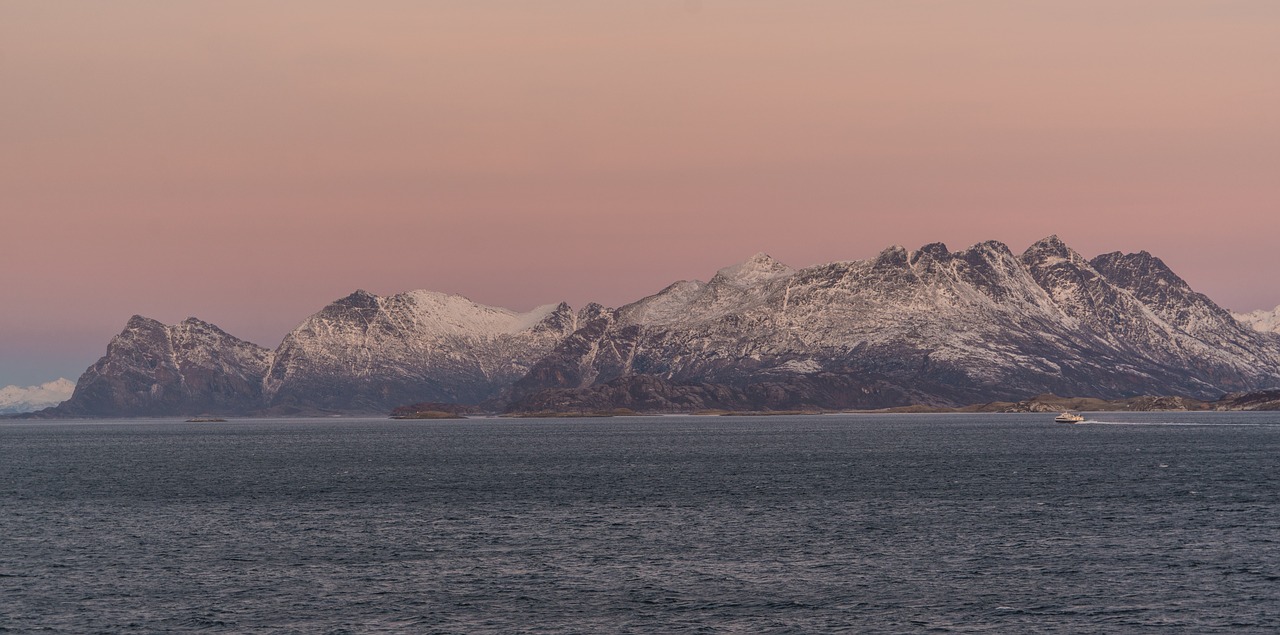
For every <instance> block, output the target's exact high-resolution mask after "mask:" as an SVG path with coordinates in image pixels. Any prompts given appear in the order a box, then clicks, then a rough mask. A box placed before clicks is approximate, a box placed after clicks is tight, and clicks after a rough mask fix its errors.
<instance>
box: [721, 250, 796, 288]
mask: <svg viewBox="0 0 1280 635" xmlns="http://www.w3.org/2000/svg"><path fill="white" fill-rule="evenodd" d="M793 273H795V269H792V268H791V267H788V266H786V265H784V264H782V263H781V262H778V261H777V260H774V259H773V258H772V257H770V256H769V254H766V253H764V252H760V253H757V254H756V255H754V256H752V257H750V258H748V259H746V260H745V261H743V262H740V263H738V264H736V265H732V266H729V267H725V268H723V269H721V270H719V271H717V272H716V275H715V277H713V278H712V279H711V281H712V282H713V283H716V282H721V283H723V282H728V283H732V284H734V285H736V286H752V285H755V284H758V283H760V282H764V281H766V280H773V279H774V278H781V277H784V276H789V275H791V274H793Z"/></svg>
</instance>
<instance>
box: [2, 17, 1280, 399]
mask: <svg viewBox="0 0 1280 635" xmlns="http://www.w3.org/2000/svg"><path fill="white" fill-rule="evenodd" d="M0 86H2V87H3V88H2V89H0V222H2V224H0V227H3V231H4V233H3V236H4V242H3V249H2V250H0V289H2V290H3V293H4V299H3V304H2V305H0V306H2V307H3V308H0V385H4V384H7V383H35V382H38V381H44V380H47V379H51V378H53V377H55V376H57V375H68V376H70V377H72V378H74V377H75V376H77V375H78V373H79V372H80V371H81V370H83V368H84V367H85V366H87V365H88V364H89V363H91V362H92V361H93V360H94V359H96V358H97V357H98V356H100V355H101V354H102V352H103V351H104V350H105V347H106V343H107V341H108V340H109V339H110V337H111V336H112V335H113V334H115V333H116V332H118V331H119V329H120V328H121V327H122V326H123V324H124V321H125V320H126V319H127V318H128V317H129V315H131V314H133V313H142V314H145V315H150V316H152V317H156V318H158V319H161V320H164V321H167V322H173V321H177V320H180V319H182V318H184V317H186V316H188V315H195V316H198V317H201V318H203V319H206V320H209V321H211V322H214V323H216V324H218V325H220V326H222V327H223V328H224V329H226V330H227V331H229V332H231V333H233V334H236V335H239V336H241V337H244V338H246V339H250V340H252V341H256V342H258V343H260V344H264V345H267V346H274V345H275V344H276V343H278V341H279V339H280V337H281V336H283V334H284V333H285V332H286V331H287V330H288V329H289V328H290V327H292V326H293V325H294V324H296V323H297V322H299V321H300V320H301V319H303V318H304V317H305V316H306V315H308V314H309V313H311V312H313V311H315V310H317V309H319V308H320V307H321V306H323V305H324V304H325V303H327V302H329V301H330V300H332V299H335V298H337V297H341V296H343V295H346V294H347V293H349V292H350V291H352V290H354V289H356V288H364V289H368V290H370V291H373V292H376V293H383V294H389V293H395V292H399V291H404V290H409V289H416V288H427V289H433V290H439V291H447V292H454V293H462V294H465V295H467V296H468V297H470V298H472V299H473V300H476V301H478V302H483V303H487V304H495V305H501V306H507V307H511V308H516V309H526V308H529V307H531V306H533V305H536V304H541V303H545V302H553V301H558V300H562V299H563V300H568V301H569V302H570V303H572V304H573V305H575V306H580V305H581V304H583V303H585V302H587V301H593V300H594V301H599V302H602V303H605V304H610V305H616V304H619V303H623V302H626V301H630V300H633V299H636V298H638V297H640V296H642V295H645V294H647V293H651V292H654V291H656V290H658V289H660V288H662V287H663V286H665V285H666V284H667V283H669V282H671V281H673V280H676V279H681V278H695V277H696V278H703V279H706V278H707V277H709V276H710V275H711V274H712V273H713V272H714V271H715V270H716V269H717V268H719V267H721V266H724V265H727V264H731V263H734V262H737V261H740V260H743V259H744V258H746V257H747V256H749V255H751V254H752V253H754V252H757V251H765V252H768V253H770V254H772V255H773V256H775V257H777V258H779V259H781V260H783V261H785V262H787V263H789V264H792V265H795V266H804V265H810V264H815V263H820V262H826V261H831V260H848V259H857V258H865V257H869V256H872V255H874V254H875V253H877V252H878V251H879V250H880V249H882V248H884V247H886V246H888V245H891V244H903V245H906V246H908V247H911V248H914V247H918V246H919V245H921V244H924V243H927V242H932V241H943V242H946V243H948V244H949V245H950V246H952V247H963V246H966V245H968V244H972V243H974V242H978V241H981V240H987V239H997V240H1002V241H1005V242H1007V243H1009V245H1010V246H1011V247H1012V248H1013V249H1014V250H1021V249H1023V248H1025V247H1026V246H1027V245H1028V244H1030V243H1031V242H1033V241H1034V240H1036V239H1039V238H1041V237H1043V236H1045V235H1048V234H1051V233H1056V234H1058V235H1060V236H1061V237H1062V238H1063V239H1064V240H1066V241H1067V242H1068V244H1070V245H1072V246H1074V247H1075V248H1076V249H1077V250H1079V251H1080V252H1082V253H1084V254H1085V255H1087V256H1093V255H1095V254H1097V253H1101V252H1104V251H1113V250H1122V251H1137V250H1140V249H1146V250H1148V251H1151V252H1153V253H1155V254H1156V255H1158V256H1161V257H1162V258H1163V259H1164V260H1165V261H1166V262H1168V263H1169V264H1170V265H1171V266H1172V267H1173V268H1174V269H1175V271H1177V272H1178V273H1180V274H1182V275H1183V276H1184V277H1185V278H1187V279H1188V280H1189V281H1190V282H1191V283H1192V284H1193V285H1194V286H1195V287H1196V288H1197V289H1199V290H1201V291H1203V292H1205V293H1207V294H1208V295H1209V296H1210V297H1212V298H1214V299H1215V300H1217V301H1218V302H1219V303H1221V304H1223V305H1225V306H1228V307H1230V308H1235V309H1254V308H1262V307H1273V306H1275V305H1277V304H1280V282H1277V279H1276V272H1277V271H1280V248H1277V246H1278V245H1277V236H1280V214H1278V213H1277V212H1278V211H1280V210H1278V209H1277V208H1278V207H1280V206H1278V205H1277V204H1278V203H1280V3H1277V2H1274V1H1273V0H1258V1H1252V2H1248V1H1232V0H1205V1H1202V2H1190V1H1186V0H1151V1H1136V0H1135V1H1125V2H1116V1H1115V0H1108V1H1105V2H1094V1H1087V0H1085V1H1081V0H1072V1H1071V2H1026V1H1025V0H1009V1H1005V2H991V1H983V0H970V1H966V2H941V1H938V2H914V1H910V0H893V1H888V0H885V1H877V2H850V1H847V0H842V1H823V2H805V1H803V0H798V1H788V2H753V1H749V0H747V1H735V2H729V1H727V0H725V1H717V0H702V1H701V2H699V1H696V0H688V1H684V0H680V1H669V2H668V1H662V0H654V1H651V2H650V1H646V2H609V1H599V0H595V1H582V2H556V1H549V2H541V3H533V2H523V1H519V2H517V1H510V2H484V1H482V0H466V1H462V0H459V1H440V2H410V1H407V0H406V1H391V0H388V1H386V2H377V3H365V2H329V1H321V0H305V1H301V0H299V1H289V0H279V1H275V2H269V3H263V2H233V1H225V0H219V1H216V2H214V1H209V2H198V1H192V2H168V1H162V0H156V1H129V0H121V1H120V2H111V3H104V2H97V1H84V2H71V1H66V2H56V3H55V2H48V1H47V0H31V1H26V0H5V1H4V2H0Z"/></svg>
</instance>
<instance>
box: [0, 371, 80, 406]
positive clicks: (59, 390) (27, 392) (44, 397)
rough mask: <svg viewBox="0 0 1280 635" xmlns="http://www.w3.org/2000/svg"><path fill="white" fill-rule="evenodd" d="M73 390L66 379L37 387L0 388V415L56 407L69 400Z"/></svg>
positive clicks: (72, 386) (71, 383)
mask: <svg viewBox="0 0 1280 635" xmlns="http://www.w3.org/2000/svg"><path fill="white" fill-rule="evenodd" d="M75 388H76V385H75V383H73V382H72V381H71V380H70V379H66V378H59V379H55V380H53V381H49V382H45V383H43V384H40V385H39V386H25V387H24V386H5V387H4V388H0V414H14V413H19V412H32V411H34V410H40V409H42V408H49V407H51V406H56V405H58V404H60V403H62V402H64V401H66V400H67V399H68V398H70V397H71V393H72V391H74V390H75Z"/></svg>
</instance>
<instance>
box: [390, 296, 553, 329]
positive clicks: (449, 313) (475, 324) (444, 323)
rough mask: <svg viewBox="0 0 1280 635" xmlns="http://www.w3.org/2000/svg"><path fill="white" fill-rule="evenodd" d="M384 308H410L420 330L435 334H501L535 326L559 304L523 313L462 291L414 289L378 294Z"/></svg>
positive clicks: (545, 305)
mask: <svg viewBox="0 0 1280 635" xmlns="http://www.w3.org/2000/svg"><path fill="white" fill-rule="evenodd" d="M379 306H380V307H382V309H383V310H384V311H392V312H394V310H395V309H398V308H401V307H404V308H409V309H411V311H412V313H413V315H414V317H415V319H416V321H417V322H418V324H419V325H420V326H422V327H423V332H426V333H432V334H435V335H484V336H494V335H504V334H508V335H509V334H515V333H520V332H522V331H526V330H529V329H531V328H533V327H534V326H537V324H538V323H539V322H541V321H542V320H544V319H546V317H547V316H548V315H551V314H552V313H554V312H555V310H556V309H557V308H558V307H559V306H560V305H559V303H556V304H544V305H542V306H538V307H535V308H533V309H532V310H530V311H526V312H524V313H518V312H516V311H512V310H511V309H506V308H502V307H493V306H488V305H484V304H479V303H477V302H473V301H472V300H470V299H468V298H466V297H465V296H461V295H452V294H448V293H440V292H438V291H427V290H421V289H420V290H417V291H408V292H405V293H401V294H397V295H393V296H390V297H387V298H379Z"/></svg>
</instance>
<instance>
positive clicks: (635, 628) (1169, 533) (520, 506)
mask: <svg viewBox="0 0 1280 635" xmlns="http://www.w3.org/2000/svg"><path fill="white" fill-rule="evenodd" d="M1051 417H1052V415H839V416H804V417H741V418H738V417H636V418H614V419H572V420H569V419H561V420H501V419H473V420H466V421H389V420H372V419H324V420H316V419H310V420H296V419H295V420H239V421H231V422H228V423H183V422H177V421H106V422H6V423H3V424H0V631H3V632H23V633H25V632H39V631H46V632H57V633H75V632H95V633H98V632H102V633H119V632H124V633H128V632H147V633H150V632H165V631H177V632H183V631H212V632H259V633H377V632H413V633H826V632H839V633H848V632H857V633H1129V632H1135V633H1143V632H1145V633H1197V634H1200V633H1217V632H1233V633H1235V632H1243V633H1250V632H1254V633H1275V632H1280V413H1272V414H1264V413H1247V414H1227V413H1182V414H1169V413H1150V414H1127V415H1126V414H1110V415H1103V414H1097V415H1092V416H1091V418H1093V419H1096V420H1100V421H1098V422H1096V423H1091V424H1083V425H1065V424H1054V423H1052V422H1051V420H1050V419H1051Z"/></svg>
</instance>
